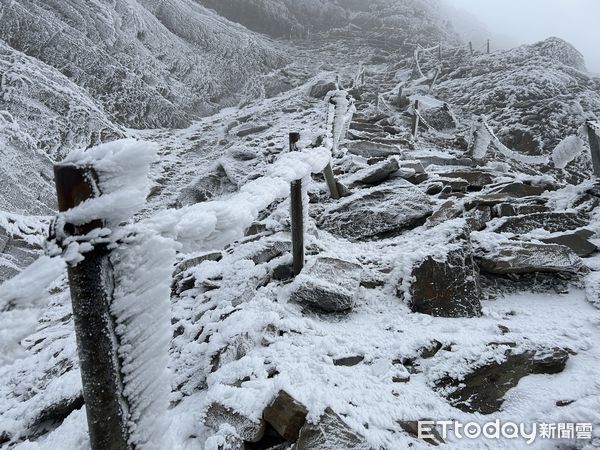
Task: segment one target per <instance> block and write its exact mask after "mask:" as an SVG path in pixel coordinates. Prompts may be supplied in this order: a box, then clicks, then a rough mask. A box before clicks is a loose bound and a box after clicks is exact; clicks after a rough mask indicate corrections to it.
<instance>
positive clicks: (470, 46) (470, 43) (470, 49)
mask: <svg viewBox="0 0 600 450" xmlns="http://www.w3.org/2000/svg"><path fill="white" fill-rule="evenodd" d="M469 51H470V52H471V56H473V42H471V41H469Z"/></svg>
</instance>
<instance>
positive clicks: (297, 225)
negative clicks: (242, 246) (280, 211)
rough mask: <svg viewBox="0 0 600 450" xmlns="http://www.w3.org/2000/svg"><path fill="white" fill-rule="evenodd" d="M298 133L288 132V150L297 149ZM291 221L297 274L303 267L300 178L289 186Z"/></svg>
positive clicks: (302, 216) (293, 253)
mask: <svg viewBox="0 0 600 450" xmlns="http://www.w3.org/2000/svg"><path fill="white" fill-rule="evenodd" d="M299 140H300V133H290V151H291V152H295V151H297V150H298V145H297V144H298V141H299ZM290 191H291V197H290V203H291V221H292V257H293V268H294V275H299V274H300V272H302V269H303V268H304V199H303V197H304V194H303V192H302V191H303V189H302V180H301V179H300V180H295V181H292V183H291V186H290Z"/></svg>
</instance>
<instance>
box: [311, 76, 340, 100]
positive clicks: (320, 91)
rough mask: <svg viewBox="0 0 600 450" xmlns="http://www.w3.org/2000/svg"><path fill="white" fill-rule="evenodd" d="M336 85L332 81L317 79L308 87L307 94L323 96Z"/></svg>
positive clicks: (315, 96)
mask: <svg viewBox="0 0 600 450" xmlns="http://www.w3.org/2000/svg"><path fill="white" fill-rule="evenodd" d="M336 87H337V85H336V84H335V82H334V81H329V80H319V81H317V82H316V83H315V84H313V85H312V86H311V88H310V93H309V95H310V96H311V97H313V98H324V97H325V96H326V95H327V94H328V93H329V92H331V91H334V90H335V89H336Z"/></svg>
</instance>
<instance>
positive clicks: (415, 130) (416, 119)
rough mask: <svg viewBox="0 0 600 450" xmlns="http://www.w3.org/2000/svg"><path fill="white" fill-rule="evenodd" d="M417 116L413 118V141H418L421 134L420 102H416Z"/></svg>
mask: <svg viewBox="0 0 600 450" xmlns="http://www.w3.org/2000/svg"><path fill="white" fill-rule="evenodd" d="M414 108H415V114H414V116H413V126H412V137H413V140H414V141H416V140H417V135H418V133H419V100H415V106H414Z"/></svg>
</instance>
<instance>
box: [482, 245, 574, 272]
mask: <svg viewBox="0 0 600 450" xmlns="http://www.w3.org/2000/svg"><path fill="white" fill-rule="evenodd" d="M479 267H480V268H481V270H482V271H485V272H488V273H495V274H509V273H517V274H518V273H532V272H573V273H576V272H579V271H580V270H581V269H582V267H583V263H582V261H581V259H580V258H579V257H578V256H577V255H576V254H575V253H574V252H573V251H572V250H571V249H570V248H569V247H566V246H564V245H557V244H536V243H531V242H516V241H510V242H505V243H502V244H499V245H498V246H497V247H496V248H495V250H493V251H491V252H489V253H484V254H483V255H481V256H480V257H479Z"/></svg>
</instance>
